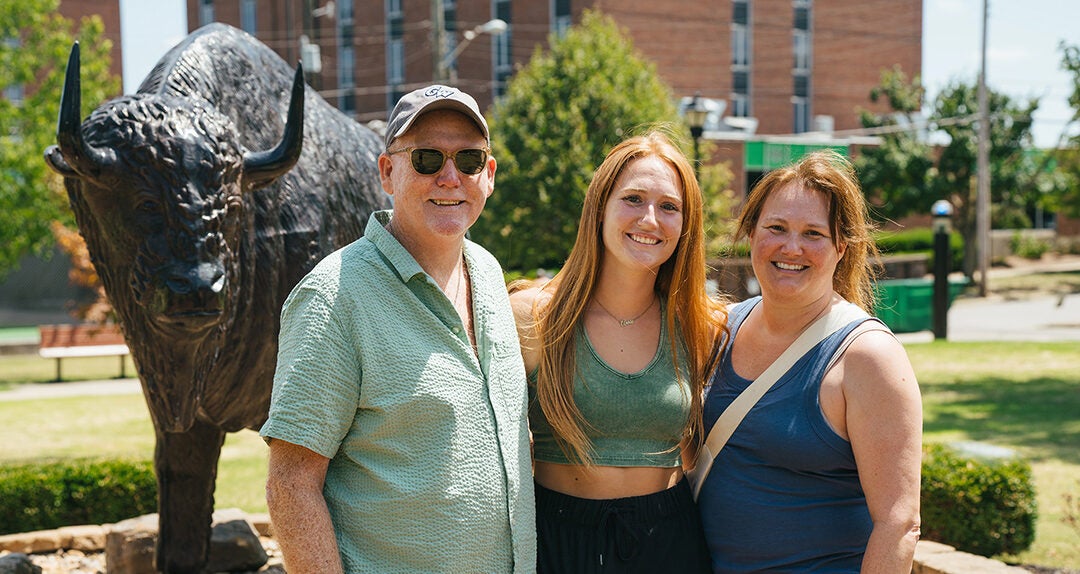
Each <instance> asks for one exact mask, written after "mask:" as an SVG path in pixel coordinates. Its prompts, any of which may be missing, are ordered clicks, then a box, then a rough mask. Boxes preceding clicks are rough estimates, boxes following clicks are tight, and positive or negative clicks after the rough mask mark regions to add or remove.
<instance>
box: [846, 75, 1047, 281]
mask: <svg viewBox="0 0 1080 574" xmlns="http://www.w3.org/2000/svg"><path fill="white" fill-rule="evenodd" d="M988 97H989V100H988V104H989V112H990V191H991V198H990V199H991V206H992V207H991V220H992V224H993V225H994V226H995V227H1028V226H1030V225H1031V222H1030V220H1029V219H1028V217H1027V212H1028V210H1029V209H1030V208H1031V207H1032V206H1033V204H1034V202H1037V201H1039V200H1040V188H1039V185H1038V177H1039V170H1037V169H1036V166H1035V162H1033V161H1031V160H1030V156H1028V155H1027V154H1026V153H1025V152H1026V150H1028V149H1030V148H1031V147H1032V139H1031V122H1032V119H1031V115H1032V113H1034V111H1035V110H1036V108H1037V107H1038V105H1039V102H1038V100H1029V101H1027V102H1024V103H1017V102H1014V101H1012V99H1010V98H1009V96H1007V95H1005V94H1001V93H997V92H994V91H993V90H990V91H989V93H988ZM883 98H884V99H885V100H886V101H887V102H888V103H889V105H890V107H891V108H892V110H893V113H891V114H887V115H873V114H870V113H868V112H863V114H862V123H863V125H864V126H865V127H868V128H885V130H884V133H882V134H881V137H882V144H881V145H880V146H878V147H868V148H865V149H863V150H862V151H861V152H860V156H859V158H858V159H857V161H856V166H857V168H858V172H859V177H860V179H861V181H862V184H863V187H864V189H866V191H867V193H868V195H869V196H870V197H871V198H872V199H873V200H874V203H875V206H876V211H877V212H878V213H880V214H881V215H883V216H885V217H888V218H893V219H898V218H901V217H904V216H906V215H911V214H920V213H929V212H930V206H931V205H933V203H934V202H935V201H937V200H939V199H946V200H948V201H949V202H950V203H952V205H953V208H954V209H955V215H954V216H953V222H954V224H955V226H956V228H957V230H958V231H959V232H960V234H961V235H962V236H963V238H964V244H965V246H973V245H975V244H976V243H977V242H976V241H975V239H976V237H975V234H976V225H975V198H976V187H977V186H976V161H977V153H978V122H977V121H976V114H977V113H978V103H977V87H976V86H975V85H974V84H966V83H963V82H959V81H953V82H952V83H950V84H949V85H948V86H946V87H945V89H943V90H942V91H941V93H940V94H939V95H938V96H937V98H935V100H934V102H933V104H932V106H931V109H930V114H929V124H930V126H931V127H936V129H937V130H939V131H940V132H941V133H942V134H944V136H945V137H946V138H947V140H948V141H947V142H945V143H942V144H940V145H933V144H931V143H929V142H927V141H926V139H925V138H924V137H923V135H922V134H920V130H919V129H917V125H918V121H919V118H918V113H919V110H920V109H921V108H922V102H923V99H924V90H923V87H922V86H921V85H920V83H919V79H918V78H915V79H914V81H910V82H909V81H908V79H907V78H906V77H905V76H904V74H903V72H901V71H900V70H898V69H893V70H889V71H886V72H885V73H883V74H882V82H881V84H880V85H879V86H878V87H877V88H875V89H874V90H873V91H872V92H871V94H870V99H871V100H872V101H875V102H876V101H878V100H881V99H883ZM974 268H975V252H974V249H970V248H968V249H966V250H965V252H964V272H965V273H967V274H968V275H969V276H970V275H971V274H972V272H973V271H974Z"/></svg>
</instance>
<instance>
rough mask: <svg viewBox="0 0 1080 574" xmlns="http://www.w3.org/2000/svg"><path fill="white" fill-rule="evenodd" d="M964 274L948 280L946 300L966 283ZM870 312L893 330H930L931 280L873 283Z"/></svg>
mask: <svg viewBox="0 0 1080 574" xmlns="http://www.w3.org/2000/svg"><path fill="white" fill-rule="evenodd" d="M967 283H968V280H967V278H966V277H965V278H962V279H950V280H949V304H950V305H951V304H952V302H953V300H954V299H956V297H957V295H959V294H960V293H962V292H963V291H964V287H965V286H967ZM874 315H875V316H877V317H878V318H879V319H881V320H882V321H884V322H885V324H886V325H888V326H889V328H890V329H892V330H893V332H894V333H914V332H917V331H930V330H932V329H933V328H934V280H933V279H886V280H883V281H878V283H877V305H876V306H875V307H874Z"/></svg>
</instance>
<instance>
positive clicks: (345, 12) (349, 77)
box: [335, 0, 356, 115]
mask: <svg viewBox="0 0 1080 574" xmlns="http://www.w3.org/2000/svg"><path fill="white" fill-rule="evenodd" d="M336 7H337V14H335V20H336V21H337V87H338V109H339V110H341V111H342V112H344V113H346V114H349V115H352V114H353V113H354V112H355V111H356V93H355V88H356V47H355V46H354V45H353V31H354V30H355V26H353V3H352V0H342V1H341V2H338V3H337V4H336Z"/></svg>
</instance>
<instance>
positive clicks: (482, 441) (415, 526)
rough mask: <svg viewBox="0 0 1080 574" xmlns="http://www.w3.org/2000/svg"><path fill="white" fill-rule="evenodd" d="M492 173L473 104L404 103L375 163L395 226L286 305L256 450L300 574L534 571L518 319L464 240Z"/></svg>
mask: <svg viewBox="0 0 1080 574" xmlns="http://www.w3.org/2000/svg"><path fill="white" fill-rule="evenodd" d="M495 167H496V165H495V159H494V158H493V157H492V156H491V152H490V147H489V134H488V127H487V123H486V122H485V121H484V117H483V115H482V114H481V113H480V110H479V108H478V107H477V105H476V102H475V101H474V100H473V98H472V97H470V96H469V95H467V94H465V93H462V92H461V91H459V90H457V89H454V88H450V87H446V86H431V87H428V88H423V89H420V90H416V91H414V92H412V93H410V94H408V95H406V96H405V97H403V98H402V99H401V101H400V102H398V104H397V106H395V107H394V110H393V111H392V112H391V114H390V119H389V123H388V125H387V132H386V148H385V151H384V152H383V153H382V154H381V155H380V156H379V173H380V176H381V179H382V185H383V189H384V190H385V191H386V193H388V194H390V195H391V196H393V198H394V209H393V210H392V211H382V212H377V213H375V214H373V215H372V216H371V219H370V220H369V222H368V226H367V230H366V231H365V234H364V237H363V238H362V239H359V240H357V241H356V242H354V243H352V244H350V245H349V246H347V247H345V248H343V249H341V250H339V251H337V252H336V253H333V254H331V255H330V256H328V257H327V258H326V259H325V260H324V261H322V262H320V263H319V265H318V266H316V268H315V269H314V270H312V272H311V273H310V274H309V275H308V276H307V277H305V278H304V279H303V280H302V281H301V282H300V284H299V285H297V286H296V288H295V289H294V290H293V292H292V294H291V295H290V296H289V299H288V300H287V301H286V302H285V305H284V308H283V309H282V314H281V336H280V349H279V351H278V362H277V372H276V374H275V377H274V393H273V398H272V401H271V405H270V418H269V420H267V422H266V424H265V425H264V426H263V428H262V431H261V434H262V436H263V437H264V438H265V439H266V440H267V441H268V442H269V445H270V468H269V476H268V479H267V484H266V492H267V503H268V506H269V509H270V517H271V519H272V520H273V524H274V531H275V534H276V536H277V538H278V542H279V544H280V545H281V549H282V552H283V554H284V557H285V564H286V568H287V569H288V571H289V573H290V574H300V573H304V572H318V573H320V574H322V573H326V572H410V573H415V572H532V571H534V570H535V568H536V538H535V513H534V500H533V485H532V477H531V465H530V460H529V442H528V441H529V438H528V428H527V418H526V413H527V405H526V403H527V398H526V397H527V395H526V390H525V372H524V367H523V366H522V362H521V355H520V352H519V350H518V349H519V347H518V342H517V334H516V330H515V327H514V319H513V316H512V314H511V311H510V305H509V301H508V298H507V295H506V288H505V285H504V283H503V277H502V272H501V269H500V267H499V265H498V263H497V262H496V261H495V259H494V258H493V257H492V256H491V255H490V254H489V253H488V252H486V251H484V250H483V249H482V248H481V247H479V246H478V245H476V244H474V243H472V242H470V241H468V240H466V239H465V233H466V232H467V231H468V229H469V227H470V226H471V225H472V224H473V223H474V222H475V221H476V219H477V217H479V215H480V212H481V211H482V210H483V208H484V203H485V202H486V200H487V197H488V196H489V195H491V192H492V190H493V189H494V179H495ZM339 557H340V558H339Z"/></svg>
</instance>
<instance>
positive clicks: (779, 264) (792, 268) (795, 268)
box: [775, 261, 806, 271]
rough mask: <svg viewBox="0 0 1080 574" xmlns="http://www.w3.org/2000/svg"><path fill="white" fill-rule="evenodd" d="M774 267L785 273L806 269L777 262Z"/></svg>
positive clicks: (803, 266)
mask: <svg viewBox="0 0 1080 574" xmlns="http://www.w3.org/2000/svg"><path fill="white" fill-rule="evenodd" d="M775 265H776V266H777V267H779V268H781V269H784V270H786V271H802V270H803V269H806V266H805V265H792V264H790V263H780V262H779V261H777V262H776V263H775Z"/></svg>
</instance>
